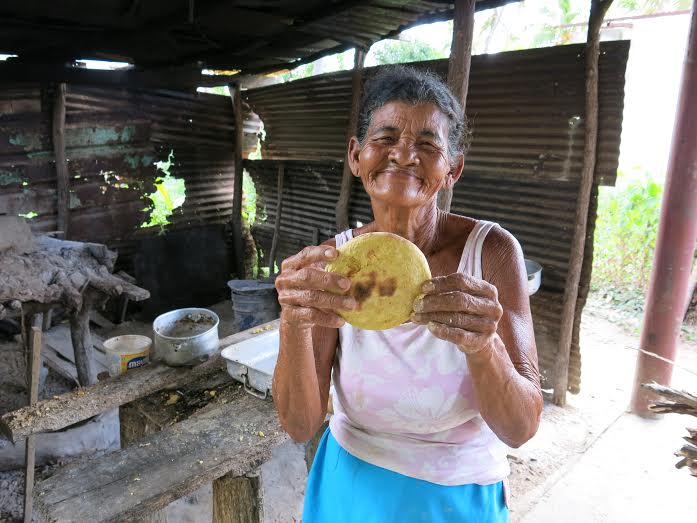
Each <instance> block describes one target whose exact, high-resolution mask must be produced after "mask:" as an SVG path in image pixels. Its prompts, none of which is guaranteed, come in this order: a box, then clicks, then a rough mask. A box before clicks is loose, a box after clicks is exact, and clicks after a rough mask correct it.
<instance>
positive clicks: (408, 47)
mask: <svg viewBox="0 0 697 523" xmlns="http://www.w3.org/2000/svg"><path fill="white" fill-rule="evenodd" d="M370 52H371V53H373V54H374V56H375V61H376V63H377V64H378V65H384V64H403V63H407V62H419V61H422V60H437V59H439V58H447V57H448V50H447V49H437V48H435V47H433V46H432V45H430V44H428V43H426V42H419V41H412V40H382V41H381V42H377V43H376V44H374V45H373V47H371V49H370Z"/></svg>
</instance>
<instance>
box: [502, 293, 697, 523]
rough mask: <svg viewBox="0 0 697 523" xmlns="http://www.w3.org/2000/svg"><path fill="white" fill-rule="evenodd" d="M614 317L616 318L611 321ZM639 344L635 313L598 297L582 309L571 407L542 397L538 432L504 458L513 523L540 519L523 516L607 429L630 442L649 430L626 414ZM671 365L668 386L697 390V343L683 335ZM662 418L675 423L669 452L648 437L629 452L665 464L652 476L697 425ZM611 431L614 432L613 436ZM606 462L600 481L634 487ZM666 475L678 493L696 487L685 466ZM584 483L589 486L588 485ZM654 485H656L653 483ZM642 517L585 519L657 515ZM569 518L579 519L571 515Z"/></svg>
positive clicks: (611, 522) (670, 466)
mask: <svg viewBox="0 0 697 523" xmlns="http://www.w3.org/2000/svg"><path fill="white" fill-rule="evenodd" d="M615 321H617V322H620V323H615ZM690 337H691V338H693V337H692V336H690ZM637 346H638V323H637V319H636V318H633V319H630V321H628V319H627V318H626V317H625V316H624V315H622V314H615V313H614V312H613V311H612V310H608V309H607V308H605V307H602V306H600V305H599V304H598V303H590V304H589V306H587V307H586V309H585V312H584V317H583V322H582V325H581V347H582V349H581V353H582V361H583V367H582V383H581V393H580V394H578V395H569V397H568V399H569V401H568V405H567V406H566V407H565V408H563V409H562V408H559V407H556V406H554V405H552V404H550V403H546V404H545V409H544V412H543V416H542V422H541V424H540V430H539V431H538V434H537V435H536V436H535V437H534V438H533V439H532V440H531V441H530V442H528V443H527V444H526V445H524V446H523V447H521V448H520V449H512V450H511V451H510V458H509V459H510V462H511V469H512V474H511V490H512V510H511V521H512V522H513V523H515V522H519V521H524V522H525V523H537V521H538V520H539V521H543V519H544V518H542V517H539V518H533V519H528V518H525V517H524V516H525V515H526V514H528V513H529V512H530V511H531V510H533V508H534V507H535V506H536V505H537V504H539V503H544V502H549V499H546V498H545V496H546V495H547V494H548V493H549V492H550V491H552V492H553V491H554V490H553V489H554V487H555V486H556V485H557V484H560V483H563V482H564V481H565V479H566V478H567V477H568V476H570V475H571V474H572V473H573V472H574V468H575V467H576V466H577V464H579V461H580V460H581V459H582V458H583V457H584V456H585V454H586V453H589V452H590V451H591V450H593V448H594V446H596V445H598V446H600V445H607V443H605V440H607V439H608V436H609V435H611V434H610V433H611V432H615V431H619V432H620V433H621V435H622V436H623V437H625V438H626V441H627V443H629V442H631V441H634V440H635V439H637V438H640V437H641V436H642V435H643V434H644V431H646V430H648V429H647V427H645V426H643V425H642V424H641V421H643V420H640V418H638V417H636V416H633V415H629V414H626V410H627V406H628V404H629V400H630V396H631V392H632V379H633V376H634V368H635V364H636V356H637V351H636V348H637ZM676 363H677V364H678V365H679V366H680V367H679V368H676V369H675V371H674V374H673V386H674V387H676V388H682V389H685V390H690V391H693V392H695V391H697V343H695V342H694V341H688V340H683V342H682V343H681V347H680V352H679V354H678V358H677V361H676ZM668 418H670V419H668ZM659 423H663V424H667V425H669V426H670V427H671V428H673V429H674V432H675V434H674V443H673V446H672V447H670V446H669V448H670V449H672V450H671V451H670V452H666V451H665V449H664V448H663V447H662V446H660V445H657V444H656V445H651V446H649V445H650V443H649V444H648V445H647V446H646V447H645V448H644V447H642V448H641V449H639V451H638V452H637V455H635V456H632V459H633V460H635V461H639V462H641V461H642V460H645V461H646V463H651V464H658V467H661V466H663V467H665V468H660V470H656V471H649V473H650V474H654V475H655V476H657V477H658V476H660V475H661V473H663V472H665V471H670V472H672V471H674V470H675V469H674V463H675V462H676V461H677V458H675V457H674V456H673V455H672V452H674V451H677V450H678V449H679V448H680V447H681V446H682V439H681V438H682V436H684V435H686V434H687V433H686V432H685V430H684V427H687V426H688V425H690V423H691V424H692V425H691V426H697V420H689V419H686V418H683V419H680V417H679V416H678V415H668V416H666V417H665V420H660V421H659ZM613 437H615V436H614V435H613ZM668 437H670V434H668ZM620 441H621V440H620ZM614 445H615V447H620V448H615V450H616V451H617V452H619V451H621V450H622V449H621V445H620V442H618V441H615V442H614ZM669 445H670V442H669ZM644 452H645V454H644ZM601 459H602V457H601ZM605 463H606V465H607V466H606V467H604V465H603V463H602V462H601V464H600V465H598V464H597V463H596V464H595V475H596V476H597V480H600V479H613V478H614V477H617V478H618V481H619V480H620V479H621V480H622V482H623V485H622V486H623V487H625V486H626V487H627V488H628V489H631V488H632V486H631V483H630V482H628V480H627V478H626V477H625V476H624V475H623V474H622V473H621V471H620V470H618V469H616V468H613V465H612V464H611V463H610V462H609V460H607V461H606V462H605ZM637 479H640V478H637ZM668 481H673V482H675V483H676V484H675V485H674V486H675V487H676V489H677V490H678V491H679V490H680V488H682V487H684V485H690V484H692V483H694V485H692V487H693V488H697V479H695V478H692V477H690V476H689V474H688V473H687V472H685V471H684V470H682V471H676V474H674V475H670V477H669V480H668ZM589 486H590V485H587V486H586V488H588V487H589ZM669 487H670V485H665V484H664V485H661V488H662V489H667V490H670V488H669ZM654 490H658V485H656V487H655V488H654ZM575 496H576V497H577V498H578V497H581V498H582V496H580V493H579V492H575ZM695 499H697V496H695ZM641 503H642V500H639V504H641ZM646 503H648V500H646ZM582 506H583V505H582ZM557 509H558V510H566V511H567V512H566V513H560V512H559V511H557V512H556V517H560V516H562V515H563V516H565V517H564V518H563V520H564V521H571V520H572V519H573V517H572V516H573V513H572V512H571V511H570V509H569V508H568V507H567V508H566V509H564V506H561V507H557ZM532 515H533V514H531V516H532ZM646 517H647V519H644V518H643V517H642V515H641V513H639V514H638V515H637V516H636V517H634V518H632V519H622V520H618V519H611V518H608V519H603V518H602V517H600V518H595V517H594V518H593V519H590V518H589V519H587V520H586V521H599V522H605V523H616V522H618V523H619V521H632V522H637V523H638V522H642V521H647V522H648V521H653V520H654V519H652V516H649V515H648V514H647V515H646ZM557 521H558V520H557ZM573 521H584V520H583V519H573ZM671 521H682V520H681V519H675V520H671Z"/></svg>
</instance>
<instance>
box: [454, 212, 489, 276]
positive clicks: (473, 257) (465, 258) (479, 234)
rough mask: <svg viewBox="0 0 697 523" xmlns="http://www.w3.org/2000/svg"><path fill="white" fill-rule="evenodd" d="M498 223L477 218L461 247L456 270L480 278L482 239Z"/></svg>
mask: <svg viewBox="0 0 697 523" xmlns="http://www.w3.org/2000/svg"><path fill="white" fill-rule="evenodd" d="M497 225H498V224H496V223H494V222H488V221H485V220H479V221H478V222H477V223H476V224H475V225H474V227H473V228H472V231H471V232H470V234H469V236H468V237H467V241H466V242H465V247H464V248H463V249H462V257H461V258H460V265H458V267H457V272H460V273H463V274H469V275H470V276H474V277H475V278H478V279H480V280H481V279H482V278H483V276H482V274H483V273H482V246H483V245H484V240H485V239H486V237H487V234H489V231H490V230H491V229H493V228H494V227H496V226H497Z"/></svg>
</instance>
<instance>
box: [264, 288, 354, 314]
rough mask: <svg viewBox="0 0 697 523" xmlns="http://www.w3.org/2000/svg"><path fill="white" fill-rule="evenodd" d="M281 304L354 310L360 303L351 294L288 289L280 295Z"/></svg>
mask: <svg viewBox="0 0 697 523" xmlns="http://www.w3.org/2000/svg"><path fill="white" fill-rule="evenodd" d="M278 302H279V303H280V304H281V306H285V305H295V306H298V307H312V308H316V309H328V310H338V309H343V310H353V309H355V308H356V306H357V305H358V304H357V303H356V300H355V299H353V298H352V297H350V296H341V295H338V294H333V293H331V292H325V291H321V290H315V289H286V290H284V291H283V292H282V293H279V295H278Z"/></svg>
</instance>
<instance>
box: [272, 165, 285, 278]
mask: <svg viewBox="0 0 697 523" xmlns="http://www.w3.org/2000/svg"><path fill="white" fill-rule="evenodd" d="M285 171H286V169H285V164H284V163H283V162H281V163H279V164H278V181H277V187H276V191H277V196H276V222H275V223H274V226H273V240H272V241H271V252H270V253H269V276H271V275H273V274H274V263H275V262H276V251H277V250H278V237H279V235H280V234H281V213H282V212H283V178H284V177H285Z"/></svg>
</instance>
